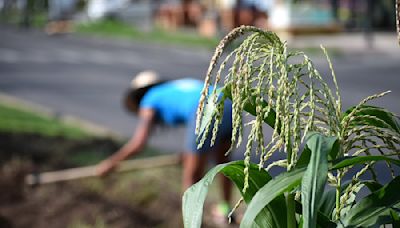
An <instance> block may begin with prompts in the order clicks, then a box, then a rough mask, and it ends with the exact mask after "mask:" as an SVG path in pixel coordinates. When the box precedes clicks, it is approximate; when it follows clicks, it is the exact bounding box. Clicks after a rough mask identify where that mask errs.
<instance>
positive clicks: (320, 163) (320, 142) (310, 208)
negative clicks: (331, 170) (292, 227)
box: [301, 133, 336, 227]
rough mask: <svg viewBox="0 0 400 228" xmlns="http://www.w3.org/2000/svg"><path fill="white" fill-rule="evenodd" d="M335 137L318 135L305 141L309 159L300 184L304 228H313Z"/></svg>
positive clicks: (313, 135) (312, 135)
mask: <svg viewBox="0 0 400 228" xmlns="http://www.w3.org/2000/svg"><path fill="white" fill-rule="evenodd" d="M335 141H336V137H326V136H323V135H321V134H319V133H316V134H311V136H309V137H308V139H307V147H308V148H310V151H311V157H310V162H309V163H308V166H307V170H306V172H305V173H304V176H303V180H302V183H301V203H302V206H303V223H304V226H305V227H315V226H316V224H317V213H318V210H319V206H320V202H321V198H322V195H323V192H324V188H325V183H326V179H327V175H328V154H329V153H330V152H331V150H332V147H333V144H334V143H335Z"/></svg>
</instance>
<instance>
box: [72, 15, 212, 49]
mask: <svg viewBox="0 0 400 228" xmlns="http://www.w3.org/2000/svg"><path fill="white" fill-rule="evenodd" d="M76 31H77V32H78V33H83V34H93V35H101V36H107V37H117V38H125V39H131V40H139V41H143V42H153V43H154V42H156V43H162V44H174V45H181V46H196V47H204V48H210V49H213V48H215V47H216V46H217V44H218V39H217V38H205V37H201V36H199V35H197V34H195V33H190V32H183V31H177V32H168V31H164V30H162V29H159V28H155V29H153V30H152V31H150V32H144V31H141V30H138V29H137V28H135V27H133V26H131V25H128V24H126V23H123V22H119V21H114V20H103V21H98V22H91V23H86V24H78V25H77V26H76Z"/></svg>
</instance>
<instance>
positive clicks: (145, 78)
mask: <svg viewBox="0 0 400 228" xmlns="http://www.w3.org/2000/svg"><path fill="white" fill-rule="evenodd" d="M160 81H161V80H160V77H159V76H158V74H157V73H156V72H155V71H151V70H147V71H142V72H140V73H139V74H137V75H136V76H135V77H134V78H133V79H132V81H131V89H133V90H138V89H142V88H146V87H148V86H151V85H154V84H157V83H159V82H160Z"/></svg>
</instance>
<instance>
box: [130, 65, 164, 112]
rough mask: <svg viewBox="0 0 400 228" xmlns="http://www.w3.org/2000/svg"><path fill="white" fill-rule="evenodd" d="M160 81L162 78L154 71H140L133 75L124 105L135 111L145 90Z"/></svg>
mask: <svg viewBox="0 0 400 228" xmlns="http://www.w3.org/2000/svg"><path fill="white" fill-rule="evenodd" d="M161 82H162V80H161V79H160V77H159V76H158V74H157V73H156V72H154V71H142V72H140V73H138V74H137V75H135V77H134V78H133V79H132V81H131V83H130V88H129V89H128V91H127V93H126V95H125V98H124V103H125V107H126V108H127V109H128V110H129V111H131V112H133V113H137V112H138V110H139V104H140V101H141V99H142V98H143V96H144V94H145V93H146V92H147V90H148V89H149V88H150V87H152V86H154V85H157V84H159V83H161Z"/></svg>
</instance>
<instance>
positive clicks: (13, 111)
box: [0, 103, 89, 139]
mask: <svg viewBox="0 0 400 228" xmlns="http://www.w3.org/2000/svg"><path fill="white" fill-rule="evenodd" d="M0 132H11V133H38V134H41V135H45V136H63V137H66V138H72V139H75V138H82V137H88V136H89V134H88V133H87V132H85V131H83V130H82V129H79V128H78V127H75V126H71V125H67V124H65V123H62V122H61V121H59V120H57V119H54V118H50V117H45V116H42V115H39V114H37V113H34V112H29V111H26V110H23V109H20V108H16V107H12V106H9V105H5V104H1V103H0Z"/></svg>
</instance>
